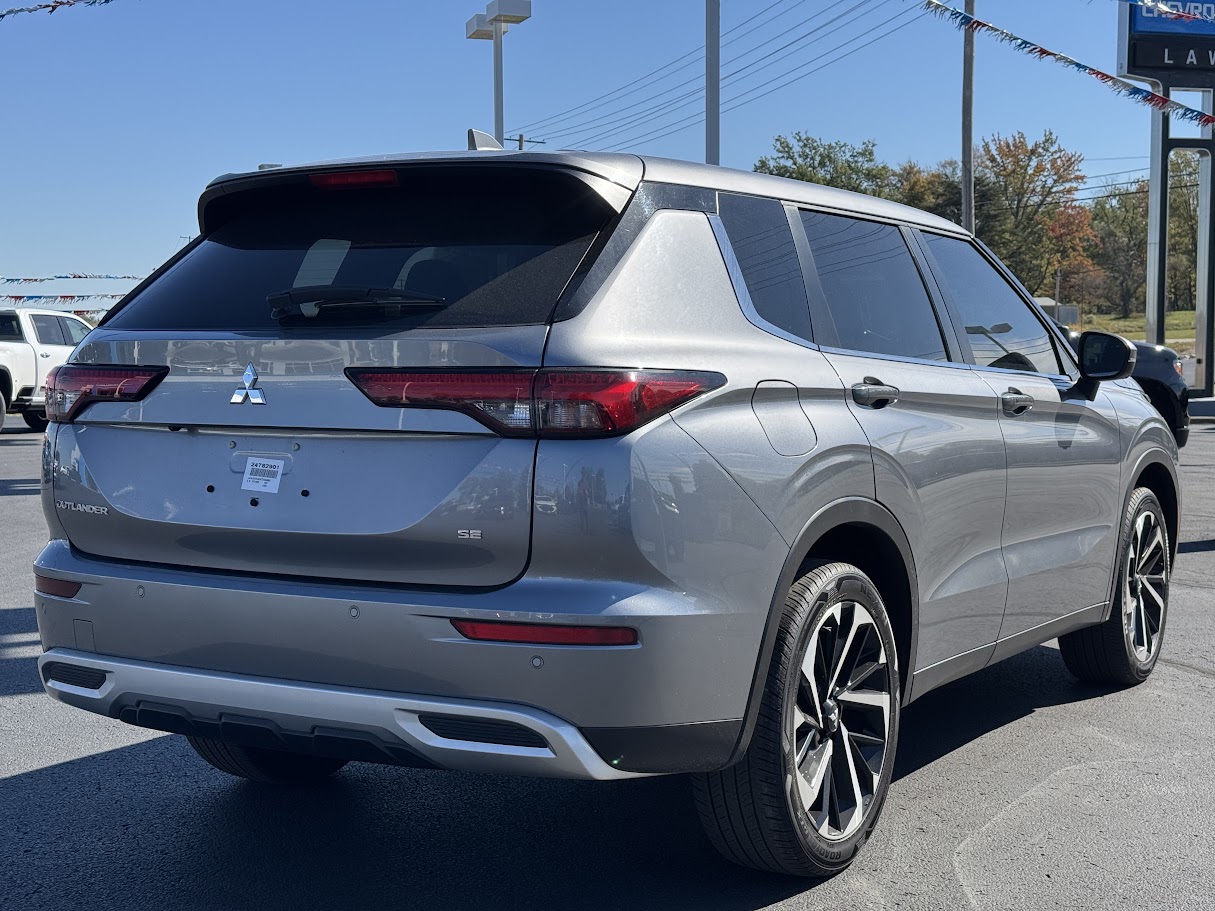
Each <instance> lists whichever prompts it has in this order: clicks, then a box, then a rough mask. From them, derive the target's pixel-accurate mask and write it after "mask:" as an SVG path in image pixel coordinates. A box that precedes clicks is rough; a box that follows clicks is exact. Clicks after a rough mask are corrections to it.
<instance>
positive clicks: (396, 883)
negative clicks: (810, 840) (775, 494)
mask: <svg viewBox="0 0 1215 911" xmlns="http://www.w3.org/2000/svg"><path fill="white" fill-rule="evenodd" d="M1098 694H1099V691H1098V690H1096V689H1093V688H1089V687H1083V686H1081V685H1079V684H1077V683H1075V682H1074V681H1073V680H1071V678H1070V677H1068V675H1067V672H1066V670H1064V669H1063V667H1062V662H1061V661H1060V660H1059V656H1058V654H1057V653H1056V652H1053V651H1052V650H1050V649H1045V648H1039V649H1035V650H1033V651H1031V652H1029V653H1026V654H1024V655H1020V656H1017V657H1015V658H1013V659H1010V660H1009V661H1007V662H1005V663H1003V664H1001V665H998V666H996V667H993V668H990V669H988V670H986V671H983V672H981V673H979V674H977V675H975V676H974V677H972V678H970V679H969V680H968V681H967V682H965V683H964V684H963V685H954V686H948V687H945V688H943V689H941V690H939V691H937V692H936V693H933V694H929V695H928V696H925V697H924V698H923V699H921V700H919V701H918V702H917V703H915V704H913V705H912V706H911V707H909V708H908V709H907V710H906V712H905V713H904V716H903V718H904V734H905V737H906V740H905V743H904V748H903V749H902V750H901V752H900V757H899V761H898V775H899V776H905V775H907V774H909V773H910V772H912V771H914V770H916V769H919V768H922V767H924V766H926V765H930V764H931V763H932V762H934V761H936V760H937V759H938V758H939V757H941V756H943V755H945V754H947V753H949V752H951V751H952V750H953V749H956V748H957V747H959V746H961V745H962V744H964V743H966V742H968V741H970V740H972V739H973V738H975V737H979V736H982V735H983V734H984V733H986V732H989V731H991V730H994V729H996V728H999V727H1000V726H1002V725H1005V724H1008V723H1010V722H1012V721H1015V720H1016V719H1018V718H1021V717H1024V716H1026V715H1029V714H1031V713H1032V712H1034V711H1035V710H1036V709H1039V708H1041V707H1044V706H1049V705H1055V704H1060V703H1064V702H1074V701H1077V700H1082V699H1087V698H1092V697H1094V696H1096V695H1098ZM116 723H117V722H116ZM69 730H71V728H70V727H69ZM48 736H51V735H50V734H48ZM55 736H59V737H62V736H64V734H63V733H62V732H58V733H57V734H56V735H55ZM955 774H956V773H955ZM974 774H975V775H976V776H981V775H985V774H988V771H987V770H984V769H975V770H974ZM894 787H895V788H896V789H897V788H898V787H899V785H898V783H897V782H896V783H895V784H894ZM0 806H2V807H5V808H6V815H8V816H9V819H8V821H7V822H6V824H5V825H4V826H3V828H2V829H0V856H5V857H8V858H10V859H13V860H15V861H16V862H15V863H11V864H9V865H8V867H7V870H6V868H5V866H4V865H0V895H5V894H7V895H8V896H9V897H10V900H12V901H14V902H15V903H14V905H13V907H21V908H39V907H47V908H57V907H67V906H69V905H70V906H72V907H89V908H90V909H92V911H102V909H106V908H131V907H171V908H175V909H176V908H226V909H241V908H257V909H271V908H293V909H294V908H364V907H385V908H387V907H394V908H395V907H405V908H419V909H432V908H433V909H439V908H442V909H478V911H483V909H507V908H519V909H528V911H536V909H550V908H551V909H569V908H578V909H599V908H604V909H606V908H613V909H615V908H628V909H636V908H661V909H677V908H687V909H705V908H713V909H724V911H752V909H758V908H763V907H766V906H768V905H771V904H773V903H776V902H779V901H782V900H784V899H787V898H789V897H791V896H794V895H797V894H800V893H803V892H806V891H807V890H812V889H814V888H815V884H814V883H813V882H810V881H805V880H796V879H790V878H787V877H778V876H770V875H764V874H759V873H754V872H750V871H747V870H743V869H740V868H737V867H734V866H733V865H731V864H729V863H726V862H724V861H722V860H720V859H719V858H718V857H717V856H716V855H715V854H714V853H713V850H712V848H711V847H710V846H709V844H708V842H707V840H706V839H705V837H704V835H703V834H702V833H701V831H700V827H699V824H698V822H697V819H696V814H695V810H694V807H693V803H692V797H691V788H690V783H689V781H688V779H686V778H683V777H673V778H652V779H641V780H635V781H627V782H611V783H593V782H576V781H544V780H537V779H526V778H495V777H490V776H481V775H471V774H465V773H457V772H424V771H415V770H409V769H395V768H388V767H381V766H371V765H351V766H349V767H347V769H346V770H344V771H343V772H342V773H340V774H339V775H337V776H335V777H334V778H333V779H331V780H330V781H328V782H326V783H324V784H323V785H320V786H318V787H315V788H311V789H295V788H276V787H268V786H262V785H256V784H252V783H248V782H241V781H237V780H235V779H230V778H226V777H225V776H223V775H221V774H220V773H218V772H215V771H213V770H211V769H210V768H208V767H207V766H205V765H204V764H203V763H202V761H201V760H200V759H198V758H197V757H196V756H195V755H194V754H193V752H192V751H191V750H190V749H189V747H188V745H187V744H186V742H185V740H184V739H183V738H180V737H160V738H156V739H153V740H148V741H145V742H142V743H139V744H137V745H134V746H129V747H124V748H121V749H117V750H112V751H110V752H105V753H100V754H96V755H93V756H89V757H87V758H84V759H80V760H76V761H72V762H66V763H62V764H60V765H54V766H50V767H48V768H44V769H40V770H38V771H34V772H29V773H26V774H21V775H15V776H12V777H9V778H6V779H0ZM6 880H7V881H6ZM863 880H864V876H863V874H861V873H854V874H844V876H843V877H840V878H838V879H837V880H835V881H833V882H832V883H831V885H830V887H829V889H830V891H831V893H832V894H836V895H838V892H837V890H838V889H844V890H845V891H847V890H848V887H849V886H850V885H851V884H852V883H853V882H854V881H855V882H856V883H862V882H863ZM69 899H70V900H69Z"/></svg>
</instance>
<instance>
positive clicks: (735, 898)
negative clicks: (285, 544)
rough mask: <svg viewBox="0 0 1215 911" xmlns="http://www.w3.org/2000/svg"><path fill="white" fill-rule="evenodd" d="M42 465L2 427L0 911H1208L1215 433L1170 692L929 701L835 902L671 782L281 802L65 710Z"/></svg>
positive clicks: (1010, 691)
mask: <svg viewBox="0 0 1215 911" xmlns="http://www.w3.org/2000/svg"><path fill="white" fill-rule="evenodd" d="M18 423H19V422H18ZM40 449H41V435H38V434H33V433H26V432H24V427H22V428H21V431H20V432H18V431H17V430H16V429H15V428H13V427H12V425H11V423H10V425H9V429H7V430H5V431H3V432H0V532H2V534H3V548H2V549H0V908H4V909H10V908H11V909H40V908H48V909H59V908H63V909H69V908H70V909H75V908H88V909H90V911H103V909H111V908H113V909H127V911H133V909H141V908H156V909H175V908H208V909H212V908H224V909H245V908H249V909H252V908H257V909H272V908H370V907H375V908H381V909H384V908H427V909H429V908H437V909H447V908H451V909H464V908H468V909H473V908H475V909H497V908H526V909H531V911H536V909H549V908H552V909H571V908H578V909H582V908H587V909H598V908H613V909H632V908H662V909H679V908H688V909H726V911H743V909H759V908H769V907H772V908H782V909H785V908H788V909H793V908H837V907H864V908H916V909H921V908H922V909H942V908H976V909H988V908H1020V909H1030V908H1051V909H1054V908H1086V909H1087V908H1135V909H1150V908H1170V909H1172V908H1186V909H1190V908H1207V907H1212V908H1215V834H1213V833H1212V822H1213V821H1215V619H1213V618H1215V611H1213V610H1212V605H1211V597H1212V590H1213V589H1215V427H1213V426H1210V425H1207V426H1199V427H1196V428H1195V430H1194V432H1193V436H1192V439H1191V442H1190V445H1189V446H1188V447H1187V448H1186V449H1185V450H1184V451H1183V459H1182V461H1183V475H1184V484H1185V491H1184V496H1185V512H1184V518H1183V533H1182V539H1181V540H1182V543H1181V555H1180V558H1179V560H1178V564H1177V569H1176V573H1175V576H1174V581H1173V588H1172V597H1171V604H1170V614H1169V621H1168V627H1167V633H1166V638H1165V643H1164V654H1163V658H1162V661H1161V664H1160V665H1159V666H1158V667H1157V669H1156V672H1155V674H1154V675H1153V677H1152V678H1151V679H1150V680H1149V681H1148V682H1147V683H1146V684H1144V685H1143V686H1140V687H1137V688H1135V689H1133V690H1122V691H1116V690H1105V689H1099V688H1094V687H1091V686H1085V685H1081V684H1079V683H1077V682H1075V681H1074V680H1073V679H1072V677H1071V676H1070V675H1069V674H1068V673H1067V671H1066V670H1065V669H1064V667H1063V664H1062V662H1061V661H1060V659H1059V656H1058V652H1057V651H1056V650H1055V649H1054V648H1052V647H1049V646H1046V647H1041V648H1037V649H1034V650H1032V651H1031V652H1028V653H1026V654H1023V655H1020V656H1018V657H1016V658H1013V659H1011V660H1009V661H1006V662H1004V663H1003V664H1000V665H997V666H994V667H991V668H988V669H986V670H985V671H983V672H981V673H980V674H978V675H976V676H974V677H971V678H969V679H968V680H964V681H960V682H958V683H955V684H952V685H950V686H947V687H945V688H943V689H941V690H938V691H936V692H934V693H931V694H929V695H928V696H926V697H924V698H923V699H921V700H919V701H918V702H916V703H915V704H914V705H913V706H911V707H910V708H909V709H908V710H907V711H906V712H905V714H904V716H903V742H902V743H901V745H900V748H899V761H898V768H897V780H896V781H895V783H894V785H893V786H892V788H891V792H890V797H889V799H888V802H887V805H886V810H885V814H884V816H883V819H882V821H881V823H880V825H879V827H878V831H877V833H876V834H875V836H874V839H873V841H872V842H871V843H870V845H869V847H868V849H867V850H866V852H865V853H864V854H863V855H862V857H861V859H860V860H859V861H858V862H857V864H856V865H855V866H854V867H853V868H852V869H851V870H849V871H847V872H846V873H844V874H842V875H840V876H838V877H836V878H835V879H833V880H830V881H827V882H823V883H819V884H817V885H816V884H812V883H808V882H804V881H797V880H789V879H783V878H778V877H773V876H766V875H760V874H755V873H751V872H748V871H745V870H741V869H737V868H735V867H732V866H730V865H729V864H727V863H725V862H724V861H720V860H718V858H717V857H716V855H715V854H714V853H713V851H712V849H711V848H710V846H709V844H708V843H707V841H706V840H705V839H704V837H703V836H702V835H701V833H700V829H699V826H698V824H697V821H696V818H695V813H694V810H693V808H692V804H691V798H690V793H689V786H688V783H687V782H686V781H685V780H682V779H679V778H660V779H648V780H642V781H634V782H625V783H613V784H594V783H581V782H560V781H536V780H529V779H516V778H490V777H484V776H477V775H468V774H460V773H443V772H417V771H412V770H406V769H396V768H388V767H379V766H370V765H352V766H349V767H347V769H346V770H345V771H343V772H342V773H341V774H340V775H338V776H337V777H336V778H335V779H333V781H332V782H331V783H328V784H326V785H324V786H322V787H320V788H318V789H313V790H303V791H299V790H290V789H285V790H284V789H266V788H264V787H260V786H258V785H253V784H249V783H243V782H238V781H236V780H235V779H230V778H226V777H225V776H223V775H221V774H220V773H218V772H215V771H213V770H211V769H210V768H209V767H208V766H205V765H204V764H203V763H202V761H201V760H199V759H197V758H196V757H195V755H194V753H193V752H192V751H191V750H190V748H189V747H188V746H187V745H186V744H185V742H184V740H182V739H181V738H178V737H174V736H169V735H160V734H157V733H155V732H150V731H141V730H139V729H136V728H132V727H128V726H126V725H123V724H121V723H119V722H115V721H110V720H107V719H103V718H98V717H95V716H93V715H89V714H87V713H84V712H80V711H77V710H74V709H70V708H67V707H65V706H62V705H60V704H58V703H55V702H52V701H51V700H49V699H48V698H47V697H46V696H44V695H43V694H42V690H41V686H40V685H39V682H38V679H37V673H36V669H35V662H36V658H37V656H38V654H39V651H40V649H39V646H38V639H37V627H36V623H35V617H34V609H33V599H32V596H31V589H32V585H33V580H32V576H31V572H30V563H31V561H32V560H33V558H34V556H35V555H36V554H37V552H38V550H39V549H40V548H41V546H42V543H43V541H44V539H45V529H44V525H43V521H42V514H41V509H40V504H39V498H38V496H37V493H38V473H39V472H38V463H39V454H40Z"/></svg>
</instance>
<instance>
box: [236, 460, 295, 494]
mask: <svg viewBox="0 0 1215 911" xmlns="http://www.w3.org/2000/svg"><path fill="white" fill-rule="evenodd" d="M285 464H287V463H286V462H285V461H284V460H283V459H261V458H257V457H250V459H249V461H248V462H246V463H245V477H244V480H242V481H241V484H240V488H241V490H256V491H258V492H259V493H278V482H279V480H280V479H281V478H282V476H283V466H284V465H285Z"/></svg>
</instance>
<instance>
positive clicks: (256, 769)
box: [186, 736, 346, 784]
mask: <svg viewBox="0 0 1215 911" xmlns="http://www.w3.org/2000/svg"><path fill="white" fill-rule="evenodd" d="M186 740H188V741H189V742H190V746H192V747H194V751H195V752H196V753H198V755H199V756H201V757H202V758H203V759H205V760H206V761H207V762H208V763H210V764H211V765H212V766H214V767H215V768H217V769H219V770H220V771H221V772H227V773H228V774H229V775H235V776H236V777H238V778H247V779H249V780H250V781H260V782H262V783H265V784H311V783H313V782H317V781H321V780H323V779H325V778H328V777H329V776H330V775H332V774H333V773H334V772H336V771H337V770H338V769H340V768H341V767H342V766H344V765H345V764H346V760H345V759H330V758H329V757H327V756H306V755H304V754H302V753H288V752H285V751H282V750H266V749H262V748H260V747H242V746H236V745H235V744H231V743H224V742H223V741H222V740H211V739H209V738H207V737H190V736H187V737H186Z"/></svg>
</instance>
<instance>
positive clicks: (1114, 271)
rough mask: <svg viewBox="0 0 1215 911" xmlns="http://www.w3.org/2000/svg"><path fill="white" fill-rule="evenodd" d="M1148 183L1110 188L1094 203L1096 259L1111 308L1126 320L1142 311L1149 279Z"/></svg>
mask: <svg viewBox="0 0 1215 911" xmlns="http://www.w3.org/2000/svg"><path fill="white" fill-rule="evenodd" d="M1147 189H1148V182H1147V181H1146V180H1142V181H1140V182H1139V183H1138V184H1136V185H1135V186H1133V187H1123V188H1117V187H1116V186H1115V185H1110V186H1108V187H1107V191H1108V192H1107V193H1104V194H1102V195H1101V196H1100V197H1098V198H1097V199H1095V200H1093V203H1092V206H1091V207H1090V211H1091V213H1092V224H1093V231H1094V234H1095V236H1096V240H1097V243H1096V245H1095V251H1094V255H1093V259H1094V261H1095V262H1096V265H1097V266H1098V267H1099V268H1100V269H1101V271H1102V276H1103V278H1104V285H1105V288H1104V291H1105V300H1106V301H1107V302H1108V304H1107V306H1105V307H1101V308H1099V309H1103V310H1106V311H1107V312H1109V311H1113V312H1116V313H1117V314H1118V315H1119V316H1121V317H1122V318H1123V319H1126V318H1127V317H1129V316H1131V315H1132V314H1133V313H1135V312H1137V311H1142V309H1143V303H1144V284H1145V282H1146V279H1147V234H1148V197H1147Z"/></svg>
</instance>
